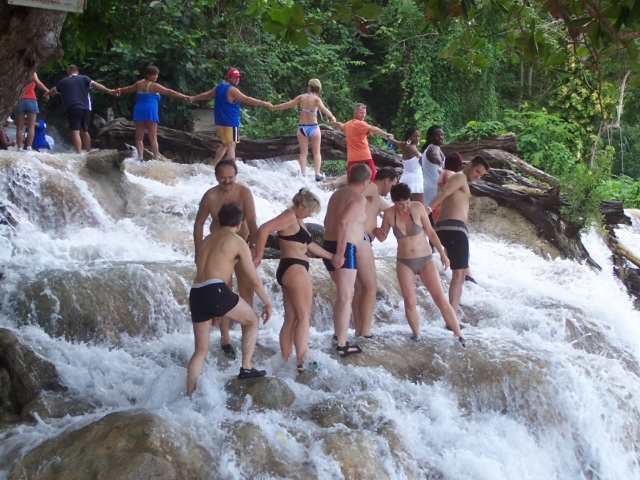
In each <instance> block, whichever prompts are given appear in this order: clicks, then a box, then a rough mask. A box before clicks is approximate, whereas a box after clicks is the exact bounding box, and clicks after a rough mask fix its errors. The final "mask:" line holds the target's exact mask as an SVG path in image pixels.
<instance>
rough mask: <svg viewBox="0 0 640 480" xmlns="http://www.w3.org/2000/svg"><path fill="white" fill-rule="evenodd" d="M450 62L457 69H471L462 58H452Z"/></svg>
mask: <svg viewBox="0 0 640 480" xmlns="http://www.w3.org/2000/svg"><path fill="white" fill-rule="evenodd" d="M450 62H451V65H453V66H454V67H456V68H460V69H462V70H466V69H468V68H469V64H468V63H467V61H466V60H465V59H464V58H462V57H452V58H451V60H450Z"/></svg>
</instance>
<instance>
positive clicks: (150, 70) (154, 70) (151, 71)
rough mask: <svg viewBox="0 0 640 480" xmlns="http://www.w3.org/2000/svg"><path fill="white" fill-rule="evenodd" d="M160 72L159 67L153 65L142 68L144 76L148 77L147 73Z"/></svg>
mask: <svg viewBox="0 0 640 480" xmlns="http://www.w3.org/2000/svg"><path fill="white" fill-rule="evenodd" d="M159 73H160V69H159V68H158V67H156V66H154V65H149V66H148V67H147V68H145V69H144V76H145V77H148V76H149V75H157V74H159Z"/></svg>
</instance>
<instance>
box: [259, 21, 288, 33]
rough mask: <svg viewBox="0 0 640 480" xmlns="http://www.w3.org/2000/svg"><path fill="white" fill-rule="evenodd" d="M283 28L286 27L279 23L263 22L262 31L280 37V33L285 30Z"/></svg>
mask: <svg viewBox="0 0 640 480" xmlns="http://www.w3.org/2000/svg"><path fill="white" fill-rule="evenodd" d="M285 28H286V27H285V26H284V25H282V24H281V23H280V22H273V21H271V20H269V21H267V22H265V24H264V30H265V31H266V32H269V33H271V34H273V35H276V36H277V35H280V34H281V33H282V31H283V30H285Z"/></svg>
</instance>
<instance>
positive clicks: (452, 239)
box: [435, 220, 469, 270]
mask: <svg viewBox="0 0 640 480" xmlns="http://www.w3.org/2000/svg"><path fill="white" fill-rule="evenodd" d="M435 231H436V233H437V234H438V238H439V239H440V242H441V243H442V246H443V247H444V248H445V250H446V251H447V257H449V262H450V263H451V270H464V269H467V268H469V237H468V236H467V235H468V230H467V226H466V225H465V223H464V222H463V221H461V220H442V221H439V222H436V224H435Z"/></svg>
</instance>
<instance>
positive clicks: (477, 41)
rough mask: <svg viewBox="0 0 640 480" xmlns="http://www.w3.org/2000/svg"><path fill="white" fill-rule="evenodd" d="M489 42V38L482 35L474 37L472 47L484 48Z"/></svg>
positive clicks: (475, 48) (476, 48)
mask: <svg viewBox="0 0 640 480" xmlns="http://www.w3.org/2000/svg"><path fill="white" fill-rule="evenodd" d="M486 44H487V39H486V38H482V37H474V39H473V40H472V41H471V48H472V49H473V50H482V49H483V48H484V46H485V45H486Z"/></svg>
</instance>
